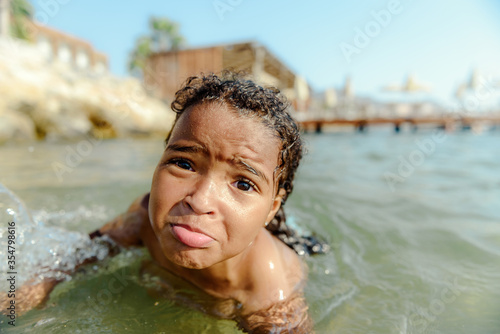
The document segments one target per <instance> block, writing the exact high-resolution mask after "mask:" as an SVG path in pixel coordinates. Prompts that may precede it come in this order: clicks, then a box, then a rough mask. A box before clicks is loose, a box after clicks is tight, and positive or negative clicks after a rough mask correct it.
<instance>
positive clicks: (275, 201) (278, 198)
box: [265, 188, 286, 226]
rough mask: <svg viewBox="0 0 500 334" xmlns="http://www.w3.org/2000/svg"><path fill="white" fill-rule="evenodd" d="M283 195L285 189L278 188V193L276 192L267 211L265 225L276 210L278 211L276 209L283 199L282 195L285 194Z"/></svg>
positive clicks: (271, 218)
mask: <svg viewBox="0 0 500 334" xmlns="http://www.w3.org/2000/svg"><path fill="white" fill-rule="evenodd" d="M285 195H286V190H285V189H283V188H280V190H279V191H278V193H277V194H276V196H275V197H274V199H273V204H272V206H271V211H269V214H268V215H267V218H266V224H265V226H267V224H269V222H270V221H271V220H273V218H274V216H275V215H276V212H278V210H279V209H280V207H281V200H282V199H283V196H285Z"/></svg>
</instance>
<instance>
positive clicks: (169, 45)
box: [128, 17, 184, 76]
mask: <svg viewBox="0 0 500 334" xmlns="http://www.w3.org/2000/svg"><path fill="white" fill-rule="evenodd" d="M149 30H150V31H149V34H148V35H147V36H141V37H139V38H138V39H137V41H136V43H135V47H134V49H133V51H132V52H131V54H130V57H129V61H128V70H129V72H130V73H131V74H133V75H137V76H142V74H143V71H144V68H145V66H146V62H147V59H148V57H149V56H150V55H151V54H152V53H155V52H162V51H172V50H178V49H179V48H180V47H181V46H182V45H183V44H184V37H182V35H181V34H180V33H179V26H178V24H177V23H176V22H173V21H171V20H169V19H167V18H164V17H151V18H150V20H149Z"/></svg>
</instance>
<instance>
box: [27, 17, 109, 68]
mask: <svg viewBox="0 0 500 334" xmlns="http://www.w3.org/2000/svg"><path fill="white" fill-rule="evenodd" d="M33 30H34V33H33V34H32V36H33V37H32V38H33V42H35V43H36V44H37V45H38V47H39V48H40V50H41V52H42V55H43V57H45V58H46V59H47V60H49V61H59V62H62V63H64V64H68V65H70V66H72V67H73V68H76V69H79V70H93V71H95V72H97V73H103V72H106V71H107V70H108V57H107V56H106V55H105V54H103V53H101V52H98V51H96V50H95V49H94V48H93V46H92V45H91V44H90V43H89V42H87V41H84V40H82V39H80V38H77V37H74V36H71V35H68V34H66V33H63V32H61V31H58V30H55V29H52V28H49V27H47V26H43V25H40V24H37V23H34V24H33Z"/></svg>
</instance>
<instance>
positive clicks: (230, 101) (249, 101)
mask: <svg viewBox="0 0 500 334" xmlns="http://www.w3.org/2000/svg"><path fill="white" fill-rule="evenodd" d="M208 101H214V102H219V103H224V104H226V105H227V106H229V107H232V108H234V109H235V110H236V111H237V112H238V113H239V114H240V115H244V116H248V117H255V118H257V119H259V120H260V121H261V122H262V123H263V124H264V125H265V126H266V127H268V128H269V129H270V130H272V132H273V133H274V134H275V135H276V137H277V138H278V139H279V140H280V142H281V148H280V155H279V163H278V166H277V167H276V169H275V172H274V178H275V182H277V185H278V187H277V191H279V189H284V190H285V191H286V194H285V195H284V196H283V199H282V203H281V204H282V205H281V207H280V209H279V211H278V212H277V213H276V215H275V217H274V218H273V219H272V221H271V222H270V223H269V224H268V225H267V226H266V228H267V229H268V230H269V231H270V232H271V233H272V234H274V235H276V236H277V237H278V238H279V239H280V240H282V241H283V242H284V243H286V244H287V245H288V246H290V247H291V248H292V249H294V250H295V251H296V252H297V253H299V254H304V253H308V254H312V253H321V252H324V251H325V250H326V249H327V247H328V246H327V245H326V244H323V243H320V242H318V241H317V240H316V239H315V238H313V237H300V236H298V235H297V233H296V232H295V231H294V230H292V229H291V228H290V227H289V226H287V225H286V218H285V213H284V211H283V204H284V203H285V201H286V199H287V198H288V195H289V194H290V193H291V192H292V190H293V180H294V177H295V172H296V171H297V167H298V166H299V163H300V159H301V158H302V154H303V142H302V139H301V136H300V131H299V127H298V125H297V123H296V122H295V120H294V119H293V118H292V117H291V116H290V113H289V112H288V109H289V106H290V105H289V103H288V101H287V100H286V98H285V96H283V95H282V94H281V93H280V91H279V90H278V89H277V88H273V87H262V86H259V85H257V84H256V83H255V82H253V81H252V80H249V79H248V78H246V77H245V75H243V74H241V73H234V72H231V71H224V72H222V73H221V74H220V75H216V74H213V73H210V74H207V75H203V74H201V75H199V76H192V77H189V78H188V79H187V80H186V82H185V83H184V85H183V87H182V88H181V89H180V90H178V91H177V92H176V93H175V99H174V101H173V102H172V104H171V107H172V110H174V111H175V112H176V113H177V116H176V119H175V121H174V124H173V126H172V129H173V127H174V126H175V124H176V123H177V120H178V119H179V117H180V115H181V114H182V113H183V112H184V111H185V110H186V109H188V108H189V107H191V106H194V105H197V104H200V103H204V102H208ZM171 133H172V132H170V133H169V135H168V136H167V138H166V140H165V142H166V143H167V142H168V140H169V139H170V134H171Z"/></svg>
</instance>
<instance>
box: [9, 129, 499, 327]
mask: <svg viewBox="0 0 500 334" xmlns="http://www.w3.org/2000/svg"><path fill="white" fill-rule="evenodd" d="M305 139H306V142H307V146H308V153H307V154H306V156H305V158H304V161H303V164H302V165H301V167H300V171H299V173H298V175H297V179H296V183H295V190H294V193H293V195H292V196H291V198H290V199H289V200H288V201H287V203H286V206H285V208H286V211H287V213H288V216H289V217H291V219H292V221H293V224H294V226H297V227H298V228H299V229H300V230H301V232H302V233H313V234H315V235H317V236H320V237H321V238H323V239H325V240H326V241H328V243H329V244H330V245H331V251H330V253H329V254H327V255H319V256H314V257H307V258H305V259H304V260H305V261H306V262H307V264H308V266H309V280H308V283H307V286H306V290H305V294H306V297H307V300H308V303H309V312H310V314H311V316H312V318H313V319H314V321H315V324H316V325H315V330H316V332H317V333H349V334H350V333H363V334H365V333H397V334H400V333H464V334H465V333H467V334H469V333H500V134H499V133H498V132H486V133H482V134H474V133H471V132H457V133H444V132H440V133H438V132H435V131H434V130H427V131H417V132H416V133H409V132H408V133H399V134H393V133H392V132H391V131H389V130H371V131H368V132H367V133H362V134H360V133H325V134H320V135H312V134H310V135H306V136H305ZM162 150H163V143H162V140H161V139H148V140H144V139H143V140H132V139H119V140H107V141H95V140H94V141H92V140H90V139H82V140H81V141H73V142H64V143H61V142H54V143H48V142H39V143H34V144H15V143H8V144H6V145H4V146H1V147H0V183H1V184H2V187H1V189H0V201H1V202H0V206H1V208H0V210H1V212H0V217H1V219H2V221H0V270H2V272H0V276H1V280H0V281H1V283H0V290H2V291H1V292H0V293H4V291H6V289H8V284H7V282H4V281H5V278H6V276H7V275H6V273H5V270H6V269H7V263H6V261H7V258H6V257H7V248H6V246H7V224H8V221H15V222H16V229H17V233H18V234H17V236H18V239H17V241H18V242H19V245H18V246H19V248H18V249H17V250H16V252H17V259H18V261H17V263H16V265H17V268H16V269H17V272H18V276H19V277H18V281H17V282H16V284H18V286H19V285H20V284H22V282H23V281H24V280H26V279H28V278H29V277H30V276H31V275H34V274H35V273H36V272H39V271H40V270H39V268H40V267H43V268H47V267H62V268H67V267H68V266H69V267H70V266H71V265H72V264H74V263H76V262H78V261H79V259H80V258H79V256H80V257H85V256H96V257H101V258H104V259H103V260H102V261H99V262H97V263H95V264H93V265H88V266H85V267H83V268H80V269H79V270H78V271H77V272H76V273H75V274H74V275H72V276H69V277H65V278H66V280H65V281H64V282H63V283H61V284H59V285H58V286H57V287H56V288H55V290H54V291H53V292H52V294H51V297H50V299H49V300H48V302H47V304H46V306H45V307H44V308H42V309H35V310H32V311H30V312H28V313H26V314H24V315H21V316H20V317H18V318H17V319H16V327H12V326H10V325H8V323H7V321H8V318H5V317H4V316H0V329H1V330H2V332H5V333H189V334H191V333H239V330H238V329H237V328H236V326H235V323H234V322H232V321H229V320H218V319H215V318H212V317H210V316H208V315H205V314H204V313H202V312H200V311H197V310H193V309H190V308H189V307H186V306H184V305H180V304H178V303H176V302H175V301H172V300H170V299H169V298H166V297H165V296H164V295H162V294H161V293H155V290H154V288H153V289H151V286H150V285H151V282H149V283H148V282H147V280H145V279H144V277H143V275H141V274H140V271H141V263H142V262H143V261H144V260H148V259H149V256H148V254H147V252H145V251H144V250H141V249H133V250H129V251H125V252H122V253H120V254H119V255H118V256H116V257H114V258H111V259H110V258H106V256H105V255H106V254H105V251H106V250H104V249H102V248H101V246H100V245H99V244H94V243H92V242H91V241H90V240H88V238H87V237H86V234H87V233H88V232H90V231H92V230H94V229H96V228H98V227H100V226H101V225H103V224H104V223H105V222H106V221H107V220H109V219H111V218H113V217H114V216H115V215H116V214H118V213H120V212H122V211H124V210H125V209H126V208H127V206H128V205H129V203H130V202H131V201H132V200H133V199H134V198H136V197H137V196H139V195H141V194H142V193H145V192H147V191H148V189H149V187H150V182H151V175H152V173H153V170H154V168H155V164H156V163H157V161H158V160H159V158H160V155H161V152H162ZM9 209H10V211H7V210H9ZM77 250H78V251H77Z"/></svg>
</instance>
